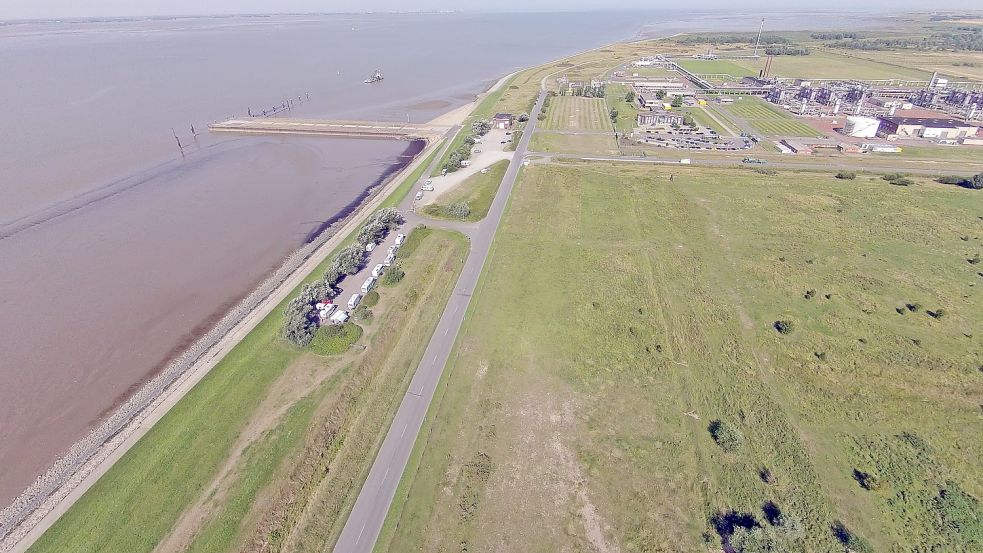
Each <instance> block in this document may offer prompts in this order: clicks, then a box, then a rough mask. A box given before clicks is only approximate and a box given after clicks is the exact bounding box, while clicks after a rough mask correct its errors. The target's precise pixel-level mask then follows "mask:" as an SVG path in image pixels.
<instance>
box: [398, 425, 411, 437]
mask: <svg viewBox="0 0 983 553" xmlns="http://www.w3.org/2000/svg"><path fill="white" fill-rule="evenodd" d="M409 426H410V423H406V424H404V425H403V431H402V432H400V433H399V437H400V438H402V437H403V436H404V435H405V434H406V429H407V428H408V427H409Z"/></svg>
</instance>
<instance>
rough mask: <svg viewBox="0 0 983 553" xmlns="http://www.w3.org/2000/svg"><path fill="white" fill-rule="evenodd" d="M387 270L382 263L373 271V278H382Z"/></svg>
mask: <svg viewBox="0 0 983 553" xmlns="http://www.w3.org/2000/svg"><path fill="white" fill-rule="evenodd" d="M385 270H386V266H385V265H383V264H382V263H379V264H378V265H376V266H375V267H374V268H373V269H372V276H374V277H375V278H379V277H381V276H382V273H383V271H385Z"/></svg>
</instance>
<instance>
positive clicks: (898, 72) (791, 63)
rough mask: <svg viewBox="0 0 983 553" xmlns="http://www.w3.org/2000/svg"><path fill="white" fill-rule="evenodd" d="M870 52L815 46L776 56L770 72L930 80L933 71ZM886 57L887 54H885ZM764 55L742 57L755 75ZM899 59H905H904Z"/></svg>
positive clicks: (776, 73) (791, 75)
mask: <svg viewBox="0 0 983 553" xmlns="http://www.w3.org/2000/svg"><path fill="white" fill-rule="evenodd" d="M869 55H870V53H869V52H858V55H856V56H854V55H852V54H850V53H848V52H840V51H830V50H822V49H819V48H813V49H812V53H810V54H809V55H808V56H775V57H774V58H773V61H772V65H771V71H770V72H769V75H771V76H779V77H800V78H806V79H837V78H839V79H864V80H878V79H915V80H924V81H927V80H929V79H931V78H932V73H931V72H928V71H924V70H922V69H915V68H913V67H911V66H910V65H906V64H905V63H884V62H880V61H874V60H871V59H864V58H863V57H861V56H869ZM881 57H883V56H881ZM765 59H766V58H764V57H762V58H760V59H759V60H740V61H739V62H738V63H740V64H741V65H744V66H746V68H747V69H748V70H749V71H751V73H753V74H754V75H757V74H758V70H759V69H762V68H763V67H764V62H765ZM895 61H899V62H904V60H903V59H898V60H895Z"/></svg>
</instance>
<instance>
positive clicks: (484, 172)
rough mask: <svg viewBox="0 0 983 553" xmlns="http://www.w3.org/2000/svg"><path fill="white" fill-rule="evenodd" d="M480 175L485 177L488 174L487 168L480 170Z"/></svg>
mask: <svg viewBox="0 0 983 553" xmlns="http://www.w3.org/2000/svg"><path fill="white" fill-rule="evenodd" d="M481 174H482V175H485V174H488V168H487V167H485V168H484V169H482V170H481Z"/></svg>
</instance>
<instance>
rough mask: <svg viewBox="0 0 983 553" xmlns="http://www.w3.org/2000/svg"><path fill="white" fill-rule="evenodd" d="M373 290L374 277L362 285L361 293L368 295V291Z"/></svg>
mask: <svg viewBox="0 0 983 553" xmlns="http://www.w3.org/2000/svg"><path fill="white" fill-rule="evenodd" d="M373 288H375V277H369V278H367V279H365V282H363V283H362V293H363V294H368V293H369V290H372V289H373Z"/></svg>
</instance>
